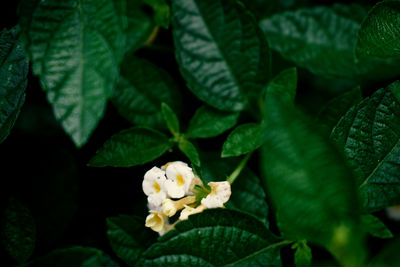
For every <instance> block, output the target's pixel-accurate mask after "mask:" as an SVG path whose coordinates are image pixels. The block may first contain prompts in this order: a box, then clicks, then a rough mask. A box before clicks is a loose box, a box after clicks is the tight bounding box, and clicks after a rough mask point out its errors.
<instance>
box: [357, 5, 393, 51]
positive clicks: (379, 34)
mask: <svg viewBox="0 0 400 267" xmlns="http://www.w3.org/2000/svg"><path fill="white" fill-rule="evenodd" d="M399 38H400V2H399V1H393V0H386V1H381V2H379V3H377V4H376V5H375V6H374V7H373V8H372V9H371V10H370V11H369V13H368V16H367V17H366V18H365V19H364V21H363V22H362V24H361V28H360V30H359V32H358V38H357V45H356V56H357V57H358V58H359V59H368V58H381V59H386V58H392V57H397V58H398V57H400V42H399Z"/></svg>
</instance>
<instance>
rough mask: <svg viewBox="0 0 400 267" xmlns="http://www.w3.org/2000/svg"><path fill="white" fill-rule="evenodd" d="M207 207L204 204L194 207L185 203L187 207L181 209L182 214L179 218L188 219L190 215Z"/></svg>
mask: <svg viewBox="0 0 400 267" xmlns="http://www.w3.org/2000/svg"><path fill="white" fill-rule="evenodd" d="M205 209H206V207H205V206H203V205H200V206H198V207H197V208H192V207H189V206H187V205H185V208H184V209H183V210H182V211H181V215H180V216H179V220H181V221H183V220H187V219H188V217H189V216H190V215H193V214H196V213H200V212H202V211H203V210H205Z"/></svg>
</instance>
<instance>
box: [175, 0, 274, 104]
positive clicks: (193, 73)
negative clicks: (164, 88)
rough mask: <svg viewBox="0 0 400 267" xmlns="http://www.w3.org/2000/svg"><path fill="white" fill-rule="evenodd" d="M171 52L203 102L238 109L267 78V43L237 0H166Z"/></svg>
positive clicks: (259, 90)
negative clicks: (170, 16) (169, 2)
mask: <svg viewBox="0 0 400 267" xmlns="http://www.w3.org/2000/svg"><path fill="white" fill-rule="evenodd" d="M172 14H173V20H172V21H173V35H174V43H175V54H176V58H177V61H178V63H179V65H180V69H181V73H182V75H183V77H184V78H185V80H186V83H187V85H188V87H189V89H190V90H191V91H192V92H193V93H194V94H195V95H196V96H197V97H198V98H200V99H201V100H203V101H204V102H206V103H207V104H209V105H211V106H213V107H215V108H217V109H221V110H230V111H238V110H242V109H243V108H244V107H245V106H246V104H247V96H248V97H250V98H253V97H258V96H259V95H260V93H261V90H262V88H263V86H264V84H265V83H266V79H267V78H268V66H269V64H268V60H269V56H268V50H267V44H266V42H265V41H264V40H263V36H262V34H260V33H259V30H258V28H257V24H256V22H255V20H254V18H253V17H252V16H251V15H250V13H249V12H248V11H247V10H246V9H245V8H244V7H243V5H242V4H240V3H239V2H238V1H230V0H176V1H172Z"/></svg>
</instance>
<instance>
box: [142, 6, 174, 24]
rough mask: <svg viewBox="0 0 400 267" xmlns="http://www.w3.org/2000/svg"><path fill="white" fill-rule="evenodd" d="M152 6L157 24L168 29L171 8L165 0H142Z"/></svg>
mask: <svg viewBox="0 0 400 267" xmlns="http://www.w3.org/2000/svg"><path fill="white" fill-rule="evenodd" d="M142 1H143V2H144V3H146V4H148V5H149V6H151V7H152V9H153V11H154V22H155V23H156V25H158V26H160V27H163V28H165V29H168V27H169V21H170V17H171V15H170V8H169V5H168V4H167V3H166V2H165V0H142Z"/></svg>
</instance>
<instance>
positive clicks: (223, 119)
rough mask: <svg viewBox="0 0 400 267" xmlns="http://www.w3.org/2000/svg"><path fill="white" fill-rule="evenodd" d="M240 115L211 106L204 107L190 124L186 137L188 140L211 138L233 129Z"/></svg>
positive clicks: (198, 110)
mask: <svg viewBox="0 0 400 267" xmlns="http://www.w3.org/2000/svg"><path fill="white" fill-rule="evenodd" d="M238 117H239V113H238V112H234V113H230V112H224V111H219V110H217V109H214V108H212V107H209V106H202V107H200V108H199V109H197V110H196V113H195V114H194V116H193V117H192V119H191V120H190V122H189V128H188V130H187V133H186V136H187V137H188V138H210V137H215V136H217V135H220V134H222V133H223V132H225V131H227V130H229V129H230V128H232V127H233V126H234V125H235V124H236V123H237V120H238Z"/></svg>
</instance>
